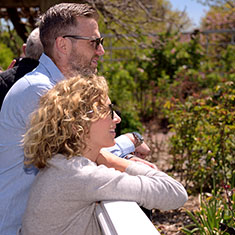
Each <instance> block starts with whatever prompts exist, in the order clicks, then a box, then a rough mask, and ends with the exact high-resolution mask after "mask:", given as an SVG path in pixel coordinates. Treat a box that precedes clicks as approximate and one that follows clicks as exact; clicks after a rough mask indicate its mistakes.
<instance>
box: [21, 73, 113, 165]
mask: <svg viewBox="0 0 235 235" xmlns="http://www.w3.org/2000/svg"><path fill="white" fill-rule="evenodd" d="M107 98H108V85H107V82H106V80H105V78H104V77H101V76H97V75H89V76H86V77H85V76H82V75H78V76H75V77H73V78H69V79H65V80H63V81H61V82H59V83H58V84H57V85H55V87H54V88H52V89H51V90H49V91H48V92H47V93H46V94H45V95H44V96H42V97H41V99H40V103H39V108H38V109H37V110H36V111H35V112H34V113H32V116H31V119H30V126H29V129H28V131H27V132H26V134H25V135H24V137H23V146H24V153H25V161H24V163H25V166H26V167H27V166H30V165H34V166H36V167H37V168H44V167H45V166H48V160H50V159H51V158H52V157H53V155H55V154H57V153H61V154H63V155H65V156H66V157H67V159H69V158H71V157H73V156H78V155H81V154H82V152H83V150H84V149H85V148H86V142H85V140H86V138H87V137H88V136H89V132H90V126H91V122H94V121H96V120H98V119H99V118H103V117H105V116H107V115H108V114H109V112H110V110H109V109H108V106H107V104H106V102H107Z"/></svg>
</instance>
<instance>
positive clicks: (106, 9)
mask: <svg viewBox="0 0 235 235" xmlns="http://www.w3.org/2000/svg"><path fill="white" fill-rule="evenodd" d="M59 2H64V1H63V0H48V1H44V0H40V1H39V0H35V1H30V0H28V1H24V0H22V1H15V2H14V4H15V5H10V6H9V7H8V5H7V4H8V3H7V0H2V1H1V3H0V18H4V19H5V21H11V22H12V24H13V26H14V28H15V30H16V32H17V34H18V35H19V36H20V37H21V38H22V40H23V41H26V39H27V36H28V34H29V32H30V31H31V30H32V29H33V28H35V27H36V22H37V19H38V16H39V15H40V14H41V13H43V12H44V11H45V10H46V9H47V8H49V7H50V6H52V5H54V4H55V3H59ZM73 2H80V3H84V2H87V3H89V4H91V5H93V6H94V7H95V8H96V9H97V10H98V11H99V13H100V15H101V19H102V21H103V22H104V23H103V26H104V28H103V29H104V30H105V31H106V32H109V33H114V34H115V35H117V37H118V38H121V37H123V36H122V35H123V34H127V33H128V34H135V35H136V38H135V41H136V42H138V38H139V36H140V35H143V34H144V33H146V32H150V30H152V31H156V30H157V29H158V30H160V31H164V30H168V31H170V30H176V29H182V28H183V27H184V26H185V25H187V24H188V23H189V19H188V18H187V16H186V15H185V12H183V13H180V12H177V11H172V10H171V5H170V4H169V1H168V0H122V1H118V0H95V1H94V0H86V1H83V0H77V1H76V0H75V1H73ZM10 3H11V4H13V3H12V1H10ZM3 6H5V8H4V7H3ZM22 19H24V20H22ZM126 39H127V38H126ZM132 40H134V38H132Z"/></svg>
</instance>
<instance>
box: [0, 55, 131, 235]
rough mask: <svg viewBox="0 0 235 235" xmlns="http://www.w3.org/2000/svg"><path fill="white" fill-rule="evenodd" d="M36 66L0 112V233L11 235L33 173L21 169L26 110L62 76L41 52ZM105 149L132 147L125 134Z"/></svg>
mask: <svg viewBox="0 0 235 235" xmlns="http://www.w3.org/2000/svg"><path fill="white" fill-rule="evenodd" d="M39 61H40V63H39V65H38V67H37V68H36V69H35V70H33V71H32V72H30V73H28V74H26V75H25V76H24V77H23V78H21V79H20V80H18V81H17V82H16V83H15V84H14V86H13V87H12V88H11V89H10V91H9V92H8V94H7V95H6V97H5V100H4V102H3V105H2V109H1V112H0V234H1V235H13V234H14V235H15V234H16V232H17V230H18V229H19V228H20V226H21V221H22V215H23V213H24V210H25V207H26V202H27V199H28V194H29V189H30V186H31V184H32V182H33V180H34V178H35V174H36V172H35V174H32V173H31V174H29V173H26V172H25V171H24V169H23V166H24V164H23V161H24V152H23V148H22V144H21V140H22V135H23V134H24V133H25V130H26V126H27V123H28V121H29V116H30V113H32V112H33V111H34V110H35V108H36V107H37V104H38V101H39V98H40V96H41V95H42V94H44V93H45V92H46V91H47V90H49V89H51V88H52V87H53V86H54V85H55V84H56V83H57V82H59V81H61V80H62V79H64V76H63V74H62V73H61V72H60V70H59V69H58V68H57V67H56V65H55V64H54V63H53V61H52V60H51V59H50V58H49V57H47V56H46V55H45V54H42V56H41V58H40V60H39ZM116 142H117V144H116V145H115V146H114V147H112V148H110V149H109V150H110V151H111V152H112V153H114V154H116V155H118V156H120V157H123V156H125V155H126V154H128V153H130V152H133V151H134V145H133V143H132V142H131V141H130V140H129V138H127V137H126V136H120V137H118V138H116Z"/></svg>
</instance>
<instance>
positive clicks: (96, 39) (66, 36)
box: [62, 35, 104, 50]
mask: <svg viewBox="0 0 235 235" xmlns="http://www.w3.org/2000/svg"><path fill="white" fill-rule="evenodd" d="M62 37H63V38H74V39H78V40H90V41H91V42H95V43H96V44H95V49H96V50H97V48H98V46H99V45H100V44H101V45H103V43H104V38H102V37H100V38H95V39H94V38H90V37H82V36H77V35H64V36H62Z"/></svg>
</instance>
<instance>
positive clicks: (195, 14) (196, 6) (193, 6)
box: [169, 0, 209, 28]
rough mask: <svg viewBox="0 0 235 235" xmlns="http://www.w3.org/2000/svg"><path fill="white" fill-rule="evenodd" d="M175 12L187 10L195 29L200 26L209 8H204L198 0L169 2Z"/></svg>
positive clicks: (174, 0) (173, 0)
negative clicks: (201, 19)
mask: <svg viewBox="0 0 235 235" xmlns="http://www.w3.org/2000/svg"><path fill="white" fill-rule="evenodd" d="M169 1H170V3H171V5H172V8H173V10H176V9H178V10H181V11H183V10H184V9H186V12H187V14H188V16H189V18H190V19H191V20H192V23H193V28H196V27H198V26H199V25H200V18H201V17H203V16H204V15H205V13H206V11H207V10H208V9H209V8H208V6H203V5H202V4H200V3H198V2H197V1H196V0H169Z"/></svg>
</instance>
